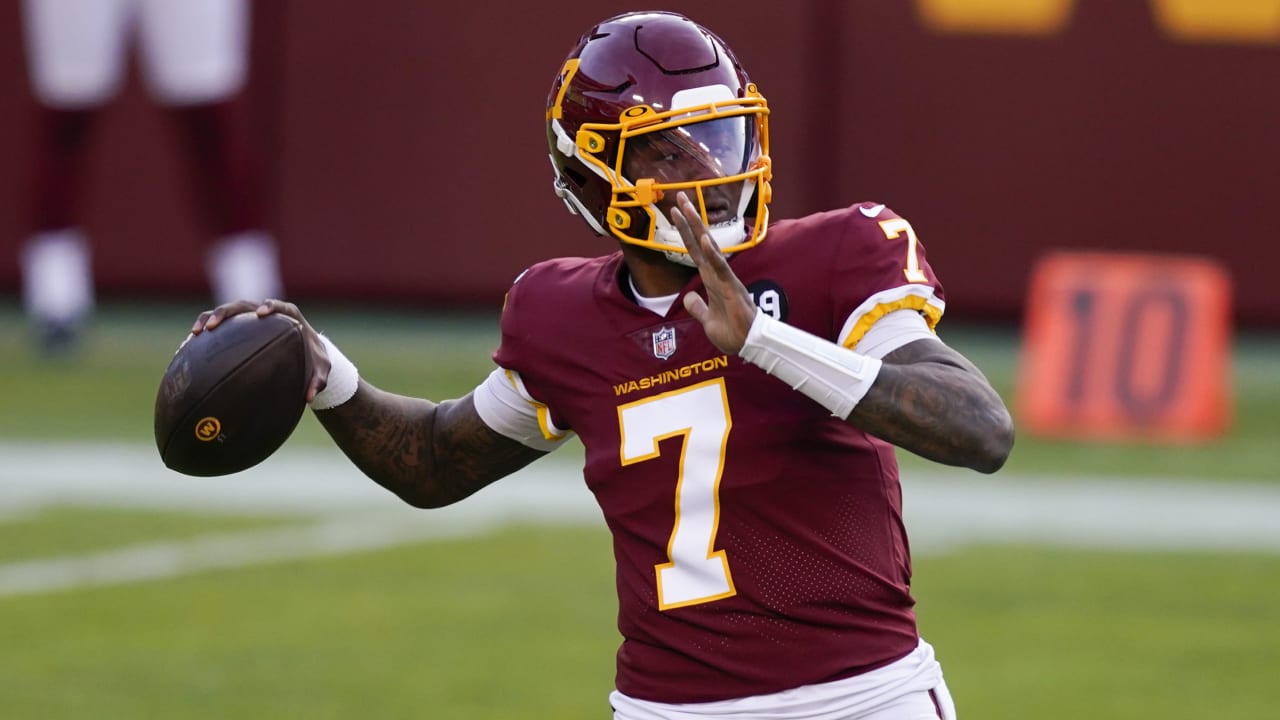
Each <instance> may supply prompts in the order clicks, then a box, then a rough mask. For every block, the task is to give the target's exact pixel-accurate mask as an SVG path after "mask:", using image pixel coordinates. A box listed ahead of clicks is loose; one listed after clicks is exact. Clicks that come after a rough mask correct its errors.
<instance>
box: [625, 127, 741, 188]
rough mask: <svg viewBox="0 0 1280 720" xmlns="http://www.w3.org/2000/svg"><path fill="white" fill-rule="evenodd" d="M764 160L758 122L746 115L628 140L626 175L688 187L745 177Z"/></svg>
mask: <svg viewBox="0 0 1280 720" xmlns="http://www.w3.org/2000/svg"><path fill="white" fill-rule="evenodd" d="M759 154H760V144H759V139H758V138H757V137H756V124H755V122H754V119H753V118H752V117H750V116H746V115H738V116H736V117H722V118H716V119H714V120H705V121H702V122H694V123H688V124H686V125H679V126H676V127H667V128H666V129H663V130H656V131H652V132H647V133H643V134H637V135H633V136H631V137H629V138H627V140H626V145H625V147H624V149H623V159H622V171H623V175H624V176H626V177H627V178H628V179H630V180H632V181H635V180H637V179H639V178H653V179H654V180H655V181H656V182H658V183H662V184H667V183H682V182H689V181H696V180H714V179H717V178H727V177H732V176H734V175H741V174H742V173H745V172H747V171H748V170H749V169H751V167H752V165H753V163H755V161H756V159H757V158H758V157H759Z"/></svg>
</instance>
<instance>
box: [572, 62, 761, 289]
mask: <svg viewBox="0 0 1280 720" xmlns="http://www.w3.org/2000/svg"><path fill="white" fill-rule="evenodd" d="M671 104H672V105H673V106H674V107H673V108H672V109H669V110H666V111H659V110H657V109H655V108H653V107H651V106H650V105H635V106H632V107H629V108H627V109H626V110H625V111H624V112H622V114H621V117H619V119H618V122H617V123H584V124H582V125H581V127H580V128H579V129H578V131H577V133H576V137H573V138H570V137H569V135H568V133H567V132H565V131H564V129H563V128H562V127H561V126H560V124H559V123H558V122H554V121H553V122H552V130H553V132H554V134H555V147H556V150H557V151H559V152H560V153H561V154H563V155H565V156H568V157H572V158H576V159H577V160H578V161H580V162H581V163H582V167H584V168H585V169H586V170H587V171H589V172H591V173H593V174H595V175H597V176H599V177H600V178H601V179H603V180H604V181H605V182H607V183H608V184H609V186H610V187H611V189H612V192H611V196H610V198H609V202H608V206H607V208H606V209H605V212H604V217H603V218H599V219H597V218H594V217H592V214H591V213H590V212H588V211H587V208H585V207H580V206H578V207H575V205H580V202H575V201H576V200H578V198H576V197H574V194H573V193H571V192H569V191H568V188H565V187H558V190H557V194H559V195H560V196H561V197H562V198H564V199H565V201H566V203H568V204H569V207H570V210H573V211H575V212H576V213H578V214H579V215H581V216H582V217H583V218H584V219H586V220H587V222H588V223H589V224H590V225H591V226H592V227H593V229H595V230H596V231H597V232H598V233H600V234H609V235H612V236H614V237H616V238H618V239H619V240H621V241H622V242H625V243H628V244H631V245H637V246H640V247H645V248H649V249H651V250H657V251H660V252H662V253H664V254H665V255H666V257H667V258H668V259H670V260H672V261H673V262H677V263H681V264H684V265H693V260H692V258H691V257H690V256H689V254H688V251H687V250H686V249H685V246H684V242H683V240H682V239H681V238H680V233H679V231H678V230H676V228H675V227H674V226H673V225H672V224H671V221H670V220H669V219H668V217H669V216H668V215H667V214H666V212H664V210H663V208H664V207H666V208H669V207H672V206H673V205H674V201H675V197H676V194H677V193H679V192H681V191H683V192H685V193H686V194H687V195H688V197H689V199H690V200H691V201H692V202H693V203H694V205H695V207H697V208H698V211H699V214H700V215H701V216H702V221H703V223H705V224H706V225H707V227H708V229H709V231H710V235H711V237H712V240H713V241H714V242H715V244H716V245H717V247H719V249H720V251H721V252H722V253H726V254H727V253H733V252H738V251H740V250H745V249H747V248H749V247H753V246H754V245H756V244H758V243H759V242H760V241H762V240H763V239H764V237H765V234H766V232H767V227H768V220H769V212H768V203H769V200H770V197H769V195H770V186H769V181H770V180H771V177H772V173H771V166H770V162H769V154H768V153H769V146H768V142H769V138H768V123H767V118H768V109H767V106H766V104H765V101H764V98H763V97H762V96H761V95H760V94H759V92H758V91H757V90H756V88H755V86H754V85H748V86H747V87H746V94H745V96H744V97H741V98H739V97H736V96H735V94H734V93H733V91H731V90H730V89H729V88H728V87H725V86H723V85H712V86H707V87H700V88H693V89H688V90H683V91H681V92H679V93H677V94H676V95H675V97H673V98H672V103H671ZM553 164H554V159H553ZM557 184H558V186H560V185H562V184H563V180H560V181H558V183H557ZM664 200H665V201H666V202H663V201H664ZM660 203H661V205H660ZM601 221H603V222H601Z"/></svg>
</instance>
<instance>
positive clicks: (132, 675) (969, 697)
mask: <svg viewBox="0 0 1280 720" xmlns="http://www.w3.org/2000/svg"><path fill="white" fill-rule="evenodd" d="M198 309H199V307H191V308H185V307H180V306H177V305H169V306H164V307H157V308H144V307H141V306H139V305H112V306H108V307H107V308H105V309H104V310H103V311H102V312H101V313H100V315H99V317H98V318H97V322H96V324H95V326H94V329H93V332H92V334H91V337H90V338H89V342H88V343H87V345H86V347H85V348H84V352H83V353H82V354H81V355H80V356H78V357H76V358H71V359H69V360H67V361H62V362H57V363H47V362H43V361H41V360H39V359H38V358H37V357H36V356H35V355H34V354H33V353H32V351H31V349H30V347H29V345H28V343H27V335H26V329H25V327H24V326H23V324H22V321H21V319H20V317H19V316H18V314H17V311H16V309H15V307H14V305H13V304H12V302H9V303H7V304H5V303H0V363H3V364H4V367H5V368H6V370H7V372H6V373H4V374H3V375H2V376H0V408H2V412H0V443H11V444H12V443H22V442H24V441H34V440H41V441H44V440H49V439H55V440H66V441H67V442H69V443H71V442H83V441H85V440H97V441H103V440H105V441H113V442H122V443H132V444H139V445H144V446H146V445H149V444H151V443H152V437H151V406H152V403H153V401H154V397H155V390H156V386H157V383H158V381H159V378H160V375H161V373H162V372H163V370H164V367H165V365H166V364H167V362H168V358H169V356H170V355H171V354H172V352H173V349H174V348H176V346H177V344H178V343H179V342H180V341H181V340H182V338H183V337H184V336H185V334H186V328H187V327H188V326H189V325H190V322H191V320H192V319H193V317H194V314H195V312H196V311H197V310H198ZM310 317H311V319H312V321H313V323H314V324H315V325H316V326H317V327H320V328H321V329H324V330H326V331H327V332H329V333H330V334H331V335H332V336H333V337H334V338H335V340H336V341H337V342H338V343H339V344H340V345H342V346H343V348H344V350H345V351H346V352H347V354H348V355H350V356H351V357H352V359H353V360H355V362H356V363H357V364H358V365H359V366H360V367H361V371H362V374H363V375H364V376H365V377H367V378H369V379H371V380H372V381H374V382H375V383H377V384H380V385H382V386H384V387H386V388H388V389H394V390H397V391H401V392H406V393H414V394H424V395H427V396H430V397H435V398H441V397H446V396H455V395H458V394H461V393H464V392H466V391H467V390H469V389H470V388H471V387H472V386H474V384H475V383H476V382H477V381H478V380H479V379H480V378H481V377H482V376H483V375H484V373H486V372H487V371H488V367H489V363H488V359H487V354H488V352H489V350H491V349H492V346H493V343H494V342H495V340H496V334H495V330H494V327H493V325H492V318H491V317H483V318H440V317H425V316H421V315H415V314H412V313H397V314H387V313H369V312H360V311H356V310H352V309H349V308H347V309H344V308H318V309H316V310H314V311H312V312H311V314H310ZM944 336H945V337H946V338H947V339H948V340H949V341H950V342H951V343H952V344H953V345H956V346H957V347H959V348H960V349H961V350H962V351H963V352H965V353H966V354H967V355H969V356H970V357H971V358H973V359H974V360H975V361H976V362H978V364H979V365H981V366H982V367H983V368H984V370H986V371H987V372H988V374H989V375H990V376H991V377H992V380H993V382H994V383H995V384H996V385H997V387H998V388H999V389H1000V390H1001V391H1002V392H1003V393H1004V394H1005V396H1006V397H1007V398H1008V397H1010V394H1009V393H1010V392H1011V388H1012V386H1013V376H1014V372H1015V368H1016V361H1017V357H1016V350H1017V347H1016V342H1017V338H1016V333H1015V332H1013V331H1012V330H1007V329H1005V330H979V329H972V328H957V329H955V330H954V331H953V332H951V331H948V332H944ZM1276 358H1280V337H1276V336H1263V335H1249V336H1243V337H1241V338H1240V339H1239V341H1238V343H1237V348H1236V374H1235V378H1236V395H1237V411H1238V415H1237V422H1236V423H1235V425H1234V427H1233V429H1232V431H1231V433H1230V434H1229V435H1228V436H1227V437H1225V438H1223V439H1222V440H1221V441H1218V442H1215V443H1210V444H1206V445H1199V446H1194V447H1177V448H1168V447H1152V446H1146V445H1140V444H1133V445H1115V446H1099V445H1078V444H1073V443H1065V442H1059V441H1047V440H1042V439H1036V438H1029V437H1023V438H1020V439H1019V445H1018V447H1017V449H1016V451H1015V454H1014V457H1013V459H1012V460H1011V462H1010V464H1009V466H1008V468H1007V470H1006V471H1005V472H1006V473H1009V474H1013V475H1016V476H1017V477H1019V478H1023V477H1025V478H1026V480H1027V482H1037V481H1038V478H1041V477H1043V478H1045V482H1049V481H1050V479H1052V478H1057V479H1059V480H1060V479H1061V478H1063V477H1072V476H1093V475H1134V476H1138V477H1143V476H1153V477H1174V478H1178V479H1179V481H1185V482H1187V483H1194V482H1213V483H1235V482H1242V481H1246V482H1251V483H1272V484H1280V478H1277V474H1276V472H1275V470H1274V463H1275V461H1276V459H1277V458H1278V457H1280V455H1278V454H1277V452H1276V450H1275V443H1274V438H1276V437H1278V436H1280V382H1277V379H1280V373H1278V372H1277V370H1278V369H1280V364H1278V363H1277V361H1276ZM326 442H327V441H326V439H325V438H324V436H323V433H322V431H321V430H320V429H319V427H318V425H317V424H316V423H315V421H314V420H313V419H311V418H310V417H306V418H304V421H303V424H302V425H301V426H300V428H299V430H298V433H297V434H296V435H295V437H294V438H293V439H292V440H291V441H290V445H291V447H293V446H298V447H303V448H305V447H308V446H316V447H319V446H321V445H322V444H323V443H326ZM2 447H3V445H2V444H0V448H2ZM0 452H3V450H0ZM563 452H569V453H572V452H574V450H566V451H563ZM158 462H159V461H158V459H157V463H158ZM903 462H904V467H905V468H906V469H905V470H904V474H909V473H910V472H911V470H912V469H913V468H923V467H925V465H926V464H925V463H923V461H919V460H917V459H912V458H904V460H903ZM5 465H6V464H5V463H4V461H3V459H2V458H0V474H5V473H9V472H12V470H10V469H7V468H6V467H5ZM199 482H218V481H217V480H216V479H210V480H201V481H199ZM388 502H389V503H391V502H393V501H392V500H391V499H390V498H388ZM2 507H4V506H3V505H0V508H2ZM299 522H303V520H301V519H299V518H298V517H293V516H283V515H282V516H272V515H269V514H268V515H254V516H244V515H235V514H219V513H197V514H192V513H182V512H155V511H147V510H140V509H121V508H116V509H109V508H104V507H92V506H90V507H85V506H58V507H51V508H44V509H42V510H39V511H33V512H28V513H19V514H15V515H12V516H5V515H3V514H0V577H3V573H4V570H5V568H7V567H12V566H13V565H14V564H16V563H23V562H28V563H29V562H35V561H39V560H42V559H47V558H52V557H66V556H73V557H74V556H78V555H81V554H84V553H89V552H97V551H103V550H110V549H113V548H118V547H123V546H131V545H136V544H138V543H147V542H156V541H166V540H167V541H182V540H184V539H188V538H192V537H197V536H201V535H204V534H206V533H215V532H217V533H222V532H236V531H241V530H252V529H255V528H263V527H275V526H283V525H290V524H297V523H299ZM423 522H431V515H430V514H429V513H427V514H424V515H423ZM915 566H916V583H915V593H916V596H917V598H918V599H919V601H920V605H919V608H918V609H919V614H920V622H921V627H922V631H923V632H924V634H925V636H926V637H927V638H928V639H929V640H930V641H931V642H932V643H933V644H934V646H935V647H936V648H937V650H938V653H939V656H940V658H941V659H942V661H943V664H944V668H945V670H946V673H947V678H948V683H949V685H950V686H951V689H952V692H953V694H954V695H955V697H956V700H957V703H958V705H959V709H960V713H961V717H964V718H970V719H973V718H992V719H998V718H1010V719H1012V718H1026V717H1036V718H1046V719H1048V720H1055V719H1058V718H1062V719H1067V718H1071V719H1073V720H1075V719H1078V718H1160V719H1161V720H1169V719H1182V718H1185V719H1188V720H1190V719H1191V718H1196V719H1200V718H1217V717H1222V718H1259V719H1261V718H1270V717H1274V716H1275V707H1274V700H1273V699H1272V694H1273V692H1272V686H1273V685H1274V678H1275V676H1276V672H1277V670H1278V669H1280V612H1277V611H1276V609H1275V608H1276V605H1275V598H1276V597H1278V596H1280V555H1276V554H1270V553H1264V552H1257V553H1216V552H1208V551H1204V552H1186V551H1183V552H1141V553H1138V552H1133V551H1119V550H1094V551H1080V550H1070V549H1065V548H1060V547H1051V546H1042V545H1033V546H1027V545H984V546H962V547H958V548H953V549H951V550H950V551H948V552H945V553H941V554H931V553H920V554H918V556H917V558H916V562H915ZM614 613H615V607H614V599H613V589H612V556H611V553H610V549H609V547H608V538H607V534H606V533H605V531H604V530H603V529H602V528H601V527H595V526H547V525H534V524H520V525H513V526H508V527H505V528H504V529H501V530H500V531H497V532H494V533H488V534H483V535H480V536H476V537H470V538H458V539H449V540H436V541H432V542H420V543H416V544H411V545H405V546H401V547H397V548H394V549H390V550H383V551H378V552H366V553H358V554H350V555H337V556H328V557H315V558H310V559H305V560H296V561H288V562H281V563H275V564H265V565H254V566H247V567H242V568H232V569H225V570H218V571H212V572H205V573H199V574H193V575H185V576H178V577H173V578H170V579H163V580H154V581H147V582H140V583H131V584H118V585H108V586H105V587H93V588H81V589H71V590H64V591H58V592H46V593H40V594H28V595H10V596H0V648H3V651H0V707H2V708H4V710H3V715H4V716H5V717H22V718H27V717H31V718H36V717H39V718H82V717H95V718H139V717H155V718H170V717H176V718H226V717H237V718H281V717H307V718H347V717H353V716H359V717H370V718H424V717H425V718H460V719H473V718H474V719H481V718H504V719H506V718H528V719H533V720H538V719H541V718H547V719H552V718H555V719H568V718H584V719H586V718H607V717H609V710H608V705H607V701H606V695H607V693H608V691H609V689H610V688H611V685H612V677H613V668H612V663H613V652H614V650H615V649H616V645H617V641H618V638H617V634H616V632H615V630H614V626H613V622H614Z"/></svg>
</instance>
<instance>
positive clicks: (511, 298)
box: [473, 266, 573, 452]
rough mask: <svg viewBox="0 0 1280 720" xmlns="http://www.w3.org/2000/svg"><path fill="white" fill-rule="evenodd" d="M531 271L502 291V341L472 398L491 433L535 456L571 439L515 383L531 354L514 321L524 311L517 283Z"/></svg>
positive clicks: (541, 405) (546, 409)
mask: <svg viewBox="0 0 1280 720" xmlns="http://www.w3.org/2000/svg"><path fill="white" fill-rule="evenodd" d="M536 269H537V268H536V266H535V267H534V268H530V269H529V270H526V271H524V272H523V273H521V274H520V275H519V276H518V277H516V279H515V282H513V283H512V285H511V288H510V289H509V290H508V291H507V295H506V298H504V300H503V303H502V318H501V322H500V327H501V331H502V339H501V342H500V344H499V345H498V349H497V350H495V351H494V353H493V361H494V363H496V364H497V365H498V367H497V369H495V370H494V371H493V372H491V373H489V376H488V377H487V378H485V380H484V382H482V383H480V385H479V386H477V387H476V389H475V392H474V394H473V399H474V400H475V405H476V412H477V413H478V414H479V415H480V419H481V420H483V421H484V422H485V424H486V425H488V426H489V427H490V428H491V429H492V430H493V431H494V432H497V433H498V434H500V435H503V436H505V437H508V438H511V439H512V440H515V441H516V442H519V443H521V444H523V445H526V446H528V447H531V448H533V449H535V450H542V451H544V452H550V451H551V450H554V449H556V448H558V447H560V446H561V445H563V444H564V441H565V440H567V439H569V438H570V437H572V436H573V433H572V432H571V431H570V430H568V429H567V428H566V427H564V424H563V423H557V422H556V421H555V420H554V419H553V417H552V415H553V413H552V411H551V409H550V408H549V407H548V406H547V404H546V403H545V402H542V401H540V400H538V399H537V398H535V397H534V396H533V394H532V393H531V392H530V391H529V388H528V386H527V385H526V384H525V382H524V379H523V378H522V377H521V372H523V371H524V370H525V368H526V366H529V365H531V364H532V363H531V360H530V356H531V355H532V354H534V353H536V352H537V351H536V350H534V349H533V348H532V347H531V345H532V343H531V342H530V341H529V338H526V337H525V334H524V329H523V324H522V323H521V321H520V318H521V313H522V311H524V310H526V309H527V308H526V307H525V305H527V304H528V301H527V300H526V299H525V298H524V295H525V293H524V290H525V288H526V286H527V285H528V284H529V283H528V282H525V283H521V280H522V279H524V278H525V277H526V276H527V275H529V274H530V272H531V271H535V274H536Z"/></svg>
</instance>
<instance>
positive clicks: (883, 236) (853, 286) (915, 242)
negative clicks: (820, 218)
mask: <svg viewBox="0 0 1280 720" xmlns="http://www.w3.org/2000/svg"><path fill="white" fill-rule="evenodd" d="M847 223H848V224H847V226H846V228H845V235H844V238H843V239H842V242H841V245H840V247H839V248H838V249H837V252H836V256H835V259H834V262H833V273H834V277H833V280H832V302H833V303H834V308H833V317H834V318H836V319H837V321H839V319H841V318H843V324H842V325H841V327H840V328H839V330H838V331H837V333H836V338H837V342H839V343H840V344H841V345H843V346H844V347H847V348H854V347H857V346H858V345H859V343H861V342H862V340H863V338H864V337H866V335H867V333H868V331H870V329H871V327H872V326H873V325H875V324H876V323H877V321H879V320H880V319H881V318H883V317H885V316H887V315H890V314H891V313H895V312H896V311H899V310H910V311H914V312H916V313H919V315H920V316H921V317H922V318H923V319H924V322H925V326H926V327H927V329H928V330H929V331H933V329H934V328H935V327H936V326H937V324H938V322H939V321H940V320H941V319H942V314H943V312H944V311H945V309H946V300H945V297H944V293H943V289H942V283H941V282H940V281H939V280H938V277H937V275H935V274H934V272H933V268H932V267H931V266H930V265H929V261H928V258H927V257H926V254H925V249H924V244H923V243H922V242H921V241H920V238H919V237H917V235H916V232H915V229H914V228H913V227H912V226H911V224H910V223H909V222H908V221H907V220H906V219H905V218H902V217H900V216H899V215H898V214H897V213H894V212H893V211H892V210H890V209H888V208H886V207H884V206H883V205H880V204H874V203H862V204H860V205H856V206H854V207H853V208H851V212H850V213H849V216H848V221H847ZM911 339H915V338H911ZM904 342H905V341H904ZM901 344H903V343H899V346H900V345H901ZM885 352H888V351H887V350H886V351H885Z"/></svg>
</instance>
